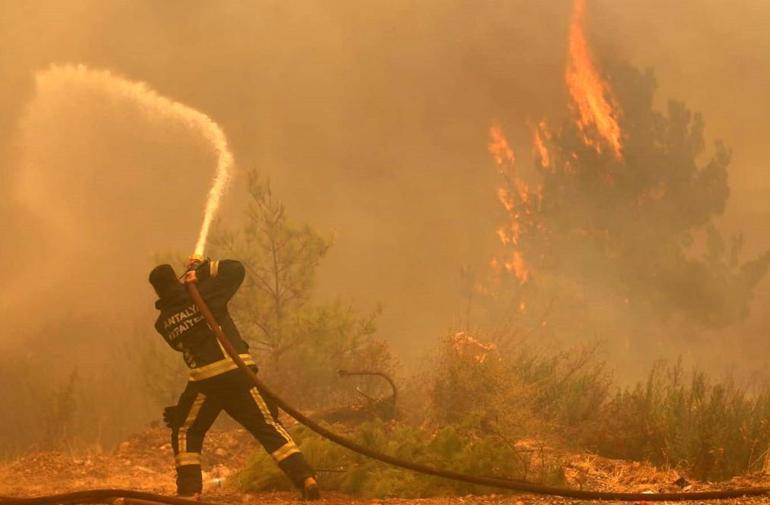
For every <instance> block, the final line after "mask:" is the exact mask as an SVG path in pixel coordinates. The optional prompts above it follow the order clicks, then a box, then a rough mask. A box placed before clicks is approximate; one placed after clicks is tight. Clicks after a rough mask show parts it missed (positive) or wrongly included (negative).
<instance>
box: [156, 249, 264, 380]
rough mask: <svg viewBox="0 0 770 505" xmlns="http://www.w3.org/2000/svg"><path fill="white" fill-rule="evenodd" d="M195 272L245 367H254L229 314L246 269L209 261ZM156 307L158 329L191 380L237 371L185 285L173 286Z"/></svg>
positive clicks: (208, 302)
mask: <svg viewBox="0 0 770 505" xmlns="http://www.w3.org/2000/svg"><path fill="white" fill-rule="evenodd" d="M195 272H196V276H197V277H198V290H199V291H200V293H201V296H202V297H203V299H204V300H205V301H206V303H207V304H208V306H209V308H210V309H211V312H212V313H213V314H214V317H215V318H216V320H217V321H218V322H219V325H220V326H221V327H222V330H223V331H224V334H225V336H226V337H227V338H228V339H229V340H230V343H232V344H233V347H234V348H235V350H236V351H237V352H238V354H239V355H240V356H241V358H242V359H243V360H244V361H245V362H246V364H247V365H254V360H253V359H252V358H251V356H249V354H248V350H249V345H248V344H247V343H246V342H245V341H244V340H243V339H242V338H241V335H240V333H239V332H238V328H237V327H236V326H235V323H234V322H233V319H232V318H231V317H230V313H229V312H228V311H227V302H229V301H230V298H232V297H233V295H234V294H235V292H236V291H237V290H238V288H239V287H240V285H241V283H242V282H243V278H244V276H245V270H244V268H243V265H242V264H241V263H240V262H239V261H234V260H221V261H207V262H205V263H203V264H201V265H200V266H199V267H198V268H197V269H196V270H195ZM155 307H156V308H157V309H158V310H160V315H159V316H158V320H157V321H156V322H155V329H156V330H158V333H160V334H161V335H162V336H163V339H164V340H165V341H166V342H168V345H170V346H171V347H172V348H173V349H175V350H177V351H180V352H181V353H182V354H183V355H184V360H185V363H187V366H188V367H190V380H192V381H198V380H203V379H208V378H210V377H214V376H216V375H219V374H222V373H225V372H228V371H230V370H234V369H235V368H237V365H236V364H235V362H233V360H232V359H230V358H229V357H228V355H227V353H226V352H225V350H224V348H223V347H222V345H221V344H220V343H219V341H218V340H217V337H216V335H215V334H214V332H213V331H212V330H211V328H210V327H209V325H208V323H207V322H206V320H205V318H204V317H203V314H201V313H200V311H199V310H198V307H197V306H196V305H195V303H194V302H193V301H192V298H190V294H189V293H188V292H187V287H186V286H185V285H184V284H181V283H180V284H179V285H178V286H174V287H173V288H172V289H171V290H169V292H168V293H167V294H166V295H164V296H163V297H162V298H160V299H159V300H158V301H157V302H155Z"/></svg>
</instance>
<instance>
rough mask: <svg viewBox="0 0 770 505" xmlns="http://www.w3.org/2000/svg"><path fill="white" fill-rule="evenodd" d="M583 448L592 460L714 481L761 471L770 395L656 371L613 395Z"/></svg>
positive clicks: (768, 441)
mask: <svg viewBox="0 0 770 505" xmlns="http://www.w3.org/2000/svg"><path fill="white" fill-rule="evenodd" d="M583 441H584V444H585V445H586V446H587V447H588V448H590V449H593V450H596V451H597V452H599V453H600V454H603V455H606V456H610V457H616V458H624V459H634V460H648V461H651V462H653V463H655V464H662V465H667V466H672V467H676V468H680V469H682V470H684V471H687V472H689V473H690V474H691V475H692V476H693V477H695V478H697V479H701V480H706V479H708V480H720V479H727V478H730V477H732V476H735V475H738V474H742V473H746V472H749V471H753V470H758V469H760V468H761V466H762V463H763V455H764V454H765V451H766V450H767V448H768V445H770V391H768V390H767V389H764V390H761V391H758V392H755V393H753V394H750V393H749V392H748V391H747V390H746V389H744V388H741V387H739V386H738V385H737V384H736V383H735V382H734V381H733V380H732V379H730V378H729V377H728V378H727V379H726V380H725V381H723V382H721V383H716V382H713V381H711V380H710V379H709V378H708V377H707V376H706V374H704V373H703V372H701V371H697V370H696V371H692V372H691V373H689V374H686V373H685V371H684V368H683V367H682V364H681V362H678V363H676V364H675V365H670V364H666V363H664V362H661V363H658V364H657V365H656V366H654V367H653V369H652V371H651V372H650V374H649V376H648V378H647V380H646V381H645V382H643V383H639V384H637V385H636V386H635V387H633V388H629V389H625V390H623V391H619V392H618V393H617V394H616V395H615V396H614V397H613V398H612V399H611V400H610V401H608V402H607V403H606V404H605V405H604V406H603V409H602V413H601V420H600V423H599V424H598V425H597V426H596V429H595V430H593V431H591V432H587V436H586V437H585V438H584V440H583Z"/></svg>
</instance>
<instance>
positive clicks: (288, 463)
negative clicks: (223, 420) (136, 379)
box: [171, 370, 314, 496]
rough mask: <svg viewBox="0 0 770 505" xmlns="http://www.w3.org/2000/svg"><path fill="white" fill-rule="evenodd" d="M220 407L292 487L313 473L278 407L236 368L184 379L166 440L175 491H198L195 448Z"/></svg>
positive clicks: (198, 456)
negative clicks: (172, 463) (169, 446)
mask: <svg viewBox="0 0 770 505" xmlns="http://www.w3.org/2000/svg"><path fill="white" fill-rule="evenodd" d="M222 410H224V411H225V412H227V413H228V414H229V415H230V417H232V418H233V419H235V420H236V421H237V422H238V423H240V424H241V426H243V427H244V428H246V429H247V430H248V431H249V432H250V433H251V434H252V435H254V437H255V438H256V439H257V440H258V441H259V443H261V444H262V446H263V447H264V448H265V450H266V451H267V452H268V453H269V454H270V456H272V457H273V459H274V460H275V462H276V463H278V466H279V467H280V468H281V470H283V471H284V473H285V474H286V475H287V477H289V479H290V480H291V481H292V483H294V485H295V486H297V487H298V488H301V487H302V485H303V482H304V480H305V479H306V478H307V477H310V476H312V475H313V474H314V472H313V469H312V468H311V467H310V465H308V463H307V462H306V461H305V457H304V456H303V455H302V452H300V450H299V448H298V447H297V446H296V444H295V443H294V441H293V440H292V438H291V436H290V435H289V433H288V432H287V431H286V429H285V428H284V427H283V426H282V425H281V423H280V422H279V421H278V409H277V408H276V406H275V404H274V403H273V401H272V400H271V399H270V398H269V397H264V396H262V395H261V394H260V392H259V390H257V388H256V387H254V386H253V385H252V384H251V382H250V381H249V380H248V378H246V377H245V376H244V375H243V372H241V371H240V370H232V371H230V372H226V373H223V374H221V375H217V376H215V377H211V378H210V379H205V380H201V381H190V382H188V383H187V387H186V388H185V390H184V392H182V395H181V396H180V397H179V402H178V404H177V409H176V415H175V420H176V422H175V423H174V426H173V428H172V431H171V444H172V446H173V448H174V455H175V457H176V469H177V492H178V494H180V495H188V496H189V495H192V494H195V493H200V492H201V490H202V487H203V483H202V479H201V448H202V446H203V438H204V437H205V435H206V432H207V431H208V429H209V428H210V427H211V425H212V424H213V423H214V420H215V419H216V418H217V416H218V415H219V413H220V412H221V411H222Z"/></svg>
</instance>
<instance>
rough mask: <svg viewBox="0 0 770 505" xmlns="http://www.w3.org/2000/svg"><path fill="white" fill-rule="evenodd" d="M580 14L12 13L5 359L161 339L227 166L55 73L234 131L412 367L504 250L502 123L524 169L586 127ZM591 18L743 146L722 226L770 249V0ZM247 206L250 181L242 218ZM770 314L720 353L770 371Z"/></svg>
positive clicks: (85, 352)
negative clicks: (91, 75)
mask: <svg viewBox="0 0 770 505" xmlns="http://www.w3.org/2000/svg"><path fill="white" fill-rule="evenodd" d="M570 9H571V2H569V1H563V0H553V1H543V2H531V1H524V0H510V1H506V2H494V1H478V0H472V1H471V0H468V1H453V0H422V1H420V2H414V1H402V0H386V1H367V2H354V1H337V2H310V1H307V2H303V1H296V2H290V3H287V2H283V1H267V0H266V1H253V2H238V1H224V2H189V1H184V2H182V1H165V2H156V1H139V0H132V1H118V0H114V1H111V2H104V1H96V0H94V1H68V2H60V1H25V2H16V1H11V0H0V77H2V85H1V86H0V170H1V172H0V222H2V230H3V232H2V241H0V244H2V247H0V276H2V278H3V279H4V280H3V284H2V285H3V287H4V288H5V289H4V290H3V291H4V292H3V293H2V295H0V303H2V306H1V307H0V308H1V309H2V312H0V315H1V316H2V317H3V318H4V323H5V322H7V326H6V329H5V330H4V331H3V332H2V337H0V348H3V347H6V348H8V347H16V346H18V345H19V344H23V345H26V346H28V347H29V348H31V349H33V350H34V351H32V352H37V353H40V352H43V353H44V352H45V351H46V346H47V342H48V341H52V342H57V343H58V344H59V345H62V344H66V345H65V351H63V352H62V353H61V354H60V355H56V356H51V360H50V361H51V362H52V363H62V362H63V363H67V362H69V361H70V360H74V358H73V355H77V356H79V358H78V359H82V360H84V361H86V362H88V363H90V366H96V365H97V364H98V363H102V362H104V361H105V360H106V359H107V358H105V356H106V354H101V353H102V352H104V353H108V352H112V353H117V354H119V352H120V351H119V346H118V345H117V344H115V345H114V346H113V345H112V344H110V342H113V341H114V342H122V341H123V340H125V338H130V336H131V335H130V334H131V331H146V329H144V328H140V329H137V330H133V329H132V326H131V325H135V321H136V320H137V314H141V312H142V311H145V312H146V314H147V316H146V322H147V328H150V327H151V324H152V320H153V309H152V302H153V301H154V296H153V293H152V291H151V289H150V286H149V285H148V284H147V283H146V274H147V271H148V269H149V268H150V267H151V266H152V261H153V257H154V255H155V254H156V253H163V252H168V251H176V252H182V253H186V252H188V251H191V250H192V247H193V245H194V241H195V236H196V233H197V229H198V226H199V224H200V215H201V212H202V205H203V199H204V196H205V195H204V193H205V191H206V188H207V187H208V183H209V180H210V177H211V175H212V174H213V167H214V163H213V158H212V154H211V152H210V150H208V148H207V147H206V145H205V144H202V143H201V142H200V139H199V138H197V137H196V136H195V135H194V134H193V133H191V132H189V131H187V130H185V129H184V128H181V127H178V126H174V125H173V124H164V123H153V122H151V121H147V120H146V118H143V117H141V115H139V114H137V113H136V111H133V110H132V108H131V107H130V106H129V105H127V104H121V103H110V102H105V101H104V100H103V99H100V98H99V97H98V96H96V95H95V94H93V93H91V94H89V93H88V92H87V91H82V90H81V91H78V90H74V89H68V88H62V87H59V88H56V87H54V89H49V90H48V91H47V92H45V93H42V94H40V95H36V92H35V72H37V71H40V70H44V69H45V68H47V67H48V66H49V65H50V64H57V63H83V64H85V65H88V66H89V67H92V68H105V69H109V70H111V71H113V72H115V73H117V74H119V75H122V76H124V77H126V78H128V79H131V80H139V81H144V82H146V83H148V85H149V86H151V87H152V88H153V89H155V90H156V91H157V92H158V93H160V94H162V95H165V96H167V97H170V98H172V99H174V100H177V101H179V102H182V103H184V104H187V105H189V106H192V107H195V108H197V109H199V110H200V111H202V112H205V113H206V114H208V115H210V116H211V117H212V119H214V120H215V121H217V122H218V123H219V124H220V125H221V126H222V127H223V129H224V130H225V133H226V134H227V136H228V139H229V141H230V143H231V147H232V149H233V152H234V155H235V158H236V163H237V164H238V165H239V166H241V167H256V168H258V169H259V170H261V171H262V172H263V173H265V174H266V175H268V176H269V177H270V178H271V179H272V181H273V186H274V190H275V193H276V194H277V195H278V196H279V197H280V198H281V199H282V200H283V201H284V202H285V203H286V205H287V208H288V210H289V212H290V214H291V215H292V216H293V218H294V219H295V220H297V221H301V222H307V223H309V224H310V225H312V226H313V227H315V228H317V229H319V230H321V231H328V232H334V233H335V234H336V244H335V246H334V247H333V248H332V250H331V252H330V254H329V256H328V258H327V259H326V261H325V263H324V264H323V266H322V268H321V278H320V285H319V290H320V293H321V295H322V296H325V297H336V296H338V295H339V296H343V297H345V298H348V299H352V300H353V301H354V302H355V303H356V304H357V305H358V306H359V307H361V308H362V309H371V308H374V307H375V306H377V305H378V304H382V307H383V309H384V312H383V314H382V317H381V319H380V333H381V334H382V335H383V336H384V337H386V338H387V339H388V341H389V342H391V343H392V345H393V347H394V349H395V351H396V352H398V353H399V356H400V357H401V359H402V361H403V362H405V363H407V364H413V363H414V362H415V360H416V359H417V357H419V356H420V355H421V353H422V352H423V351H424V350H425V348H426V346H428V345H430V344H432V343H433V342H435V339H436V338H437V337H439V336H441V335H443V334H445V333H446V331H447V330H448V329H450V328H451V327H452V326H453V325H454V324H455V323H456V322H457V320H458V317H459V316H458V314H459V313H460V311H461V310H462V303H463V302H462V299H461V292H460V284H461V282H460V275H459V274H460V268H461V267H462V266H465V265H467V266H471V267H474V268H477V269H481V268H484V265H485V264H486V262H487V260H488V259H489V257H490V254H491V249H492V247H493V244H494V243H495V241H496V240H497V239H496V236H495V229H496V227H497V226H498V224H499V218H500V215H499V210H498V203H497V201H496V199H495V186H496V184H497V175H496V173H495V168H494V164H493V162H492V160H491V159H490V157H489V155H488V153H487V150H486V143H487V135H488V127H489V125H490V124H492V123H497V124H500V125H502V126H503V127H504V129H505V131H506V133H507V134H508V137H509V140H510V141H511V143H512V145H513V147H514V149H515V150H516V152H517V155H518V157H519V159H520V160H521V163H527V164H528V163H530V161H529V160H530V145H529V143H530V130H529V125H531V124H533V123H536V122H537V121H538V120H540V119H541V118H543V117H548V118H551V119H553V120H556V121H557V122H558V121H559V120H560V119H561V118H563V117H564V116H565V115H566V113H567V96H566V92H565V89H564V79H563V69H564V62H565V56H566V36H567V23H568V19H569V15H570ZM587 19H588V26H587V31H588V36H589V39H590V42H591V43H592V45H593V48H594V50H595V51H596V53H597V54H599V55H601V56H603V57H611V58H614V59H620V60H627V61H629V62H630V63H631V64H633V65H636V66H639V67H642V68H646V67H652V68H654V70H655V72H656V76H657V80H658V83H659V93H658V97H657V99H658V100H659V102H660V103H661V104H662V103H665V100H667V99H668V98H678V99H682V100H684V101H685V102H686V103H687V104H688V105H689V106H690V107H691V108H692V109H694V110H696V111H701V112H702V113H703V115H704V119H705V123H706V135H707V140H708V141H709V142H710V141H713V140H716V139H723V140H724V141H725V142H726V143H727V144H728V145H729V146H731V147H732V149H733V162H732V164H731V173H730V187H731V192H732V193H731V198H730V201H729V204H728V210H727V213H726V216H725V217H724V219H723V220H722V223H721V224H722V226H723V227H724V229H725V230H727V231H731V230H736V231H737V230H743V231H744V232H745V234H746V252H747V253H748V254H749V255H751V254H753V253H756V252H758V251H761V250H764V249H767V248H770V229H768V226H767V224H766V223H765V222H764V220H765V219H766V218H767V217H768V216H770V198H768V196H769V195H770V177H767V175H766V170H767V161H768V158H769V157H770V155H768V150H767V142H766V139H765V137H766V136H767V135H768V133H769V132H770V106H768V104H767V101H766V99H765V95H766V93H767V83H768V82H770V59H768V58H767V55H768V54H770V32H768V30H767V29H766V28H767V26H770V3H768V2H763V1H759V0H756V1H748V0H744V1H734V2H729V3H728V2H724V1H716V0H698V1H680V2H675V3H673V4H672V3H671V2H665V1H662V0H645V1H636V0H627V1H624V2H613V1H609V0H604V1H600V0H594V1H591V2H589V4H588V14H587ZM31 173H35V174H38V176H40V177H45V176H44V175H40V174H46V173H50V174H51V178H50V179H46V181H47V182H46V184H48V185H49V192H48V193H46V194H45V195H43V196H39V195H38V196H36V197H32V196H30V195H29V194H25V192H24V190H23V188H24V187H25V182H24V181H25V180H26V181H28V180H29V179H28V177H29V174H31ZM52 195H53V196H52ZM243 196H244V195H243V194H242V186H241V187H239V185H238V183H237V181H236V184H234V185H233V186H232V188H231V192H230V194H229V196H228V197H227V205H226V209H224V212H225V213H224V215H225V216H226V217H227V216H229V218H228V219H236V218H237V216H238V215H239V212H240V209H241V207H242V206H241V205H240V204H239V202H242V200H243ZM31 202H32V203H34V205H30V204H31ZM63 214H66V215H67V216H69V219H71V220H72V222H76V223H79V224H78V225H77V226H74V227H73V228H72V230H73V231H72V232H71V233H61V231H58V232H57V231H56V230H57V228H56V227H55V226H54V225H53V224H52V223H53V222H54V221H55V219H54V216H56V217H57V218H58V217H60V216H62V215H63ZM768 301H770V282H768V281H767V280H765V281H764V282H763V283H762V284H761V285H760V288H759V293H758V297H757V300H756V302H755V305H754V310H753V312H752V315H751V317H750V320H749V321H747V322H745V323H744V324H742V325H740V327H737V328H735V327H734V328H731V329H730V330H729V331H727V332H723V333H722V334H720V335H719V338H717V339H716V340H714V341H712V343H711V344H710V345H713V346H715V347H714V350H715V351H716V352H715V353H714V356H719V355H724V353H725V351H726V350H729V351H730V352H729V356H730V357H731V359H733V360H734V364H735V365H737V366H741V367H744V366H745V367H757V366H760V365H762V364H764V362H765V354H764V351H765V350H766V345H765V341H764V339H765V335H766V329H767V328H768V324H770V320H768V318H767V316H766V315H765V314H766V313H765V310H764V306H765V304H766V303H767V302H768ZM63 320H67V321H69V322H68V323H67V324H63V323H61V321H63ZM94 320H97V321H98V322H94ZM73 321H74V322H73ZM738 336H740V340H737V339H738ZM720 342H721V343H720ZM736 342H740V343H739V345H736ZM120 345H122V344H120ZM95 350H98V352H97V351H95ZM111 356H112V355H111ZM653 357H654V356H649V357H645V358H649V359H652V358H653ZM110 359H111V358H110ZM52 366H53V365H52Z"/></svg>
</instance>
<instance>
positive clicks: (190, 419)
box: [149, 257, 320, 500]
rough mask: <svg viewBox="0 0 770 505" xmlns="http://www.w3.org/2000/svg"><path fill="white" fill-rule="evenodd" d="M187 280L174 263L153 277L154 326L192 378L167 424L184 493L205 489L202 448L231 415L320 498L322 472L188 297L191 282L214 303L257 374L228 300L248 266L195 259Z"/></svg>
mask: <svg viewBox="0 0 770 505" xmlns="http://www.w3.org/2000/svg"><path fill="white" fill-rule="evenodd" d="M187 267H188V271H187V273H186V274H185V276H184V278H183V280H182V281H181V282H180V281H179V279H178V278H177V275H176V272H174V268H173V267H172V266H171V265H159V266H157V267H155V268H154V269H153V270H152V272H151V273H150V279H149V280H150V283H151V284H152V286H153V288H155V292H156V293H157V294H158V301H157V302H156V303H155V307H156V308H157V309H158V310H159V311H160V315H159V316H158V320H157V322H156V323H155V328H156V329H157V330H158V332H159V333H160V334H161V335H162V336H163V339H164V340H165V341H166V342H167V343H168V344H169V345H170V346H171V347H172V348H173V349H174V350H176V351H179V352H181V353H182V354H183V356H184V361H185V363H186V364H187V366H188V367H189V368H190V376H189V379H188V382H187V387H186V388H185V390H184V392H182V395H181V396H180V397H179V402H178V403H177V405H176V406H173V407H167V408H166V409H165V411H164V420H165V421H166V424H167V425H168V426H169V427H170V428H171V444H172V447H173V449H174V456H175V460H176V472H177V493H178V494H179V495H180V496H196V495H199V494H200V493H201V491H202V487H203V483H202V478H201V448H202V445H203V438H204V436H205V435H206V431H207V430H208V429H209V428H210V427H211V425H212V424H213V423H214V420H215V419H216V417H217V415H219V413H220V412H221V411H222V410H224V411H225V412H227V413H228V414H229V415H230V416H231V417H232V418H233V419H235V420H236V421H237V422H238V423H240V424H241V425H242V426H243V427H244V428H246V429H247V430H248V431H249V432H250V433H251V434H252V435H253V436H254V437H255V438H256V439H257V440H258V441H259V442H260V443H261V444H262V446H263V447H264V448H265V450H266V451H267V452H268V453H269V454H270V455H271V456H272V458H273V459H274V460H275V462H276V463H277V464H278V466H279V467H280V468H281V470H283V471H284V473H285V474H286V475H287V477H288V478H289V479H290V480H291V481H292V483H293V484H294V485H295V486H296V487H297V488H298V489H300V490H301V492H302V495H303V497H304V498H305V499H308V500H316V499H318V498H320V496H319V489H318V482H317V481H316V477H315V472H314V471H313V469H312V468H311V467H310V465H309V464H308V463H307V462H306V461H305V458H304V456H303V454H302V452H301V451H300V450H299V448H298V447H297V446H296V444H295V443H294V441H293V440H292V438H291V436H290V435H289V433H288V432H287V431H286V429H285V428H284V427H283V426H282V425H281V423H280V422H279V421H278V409H277V407H276V406H275V404H274V402H273V401H272V399H271V398H270V397H268V396H265V395H263V394H262V393H261V392H260V391H259V390H258V389H257V388H256V387H254V385H253V384H252V383H251V382H250V381H249V379H248V378H247V377H246V376H245V375H244V374H243V373H242V372H241V371H240V370H239V369H238V367H237V365H236V364H235V362H234V361H233V360H232V359H231V358H230V357H229V356H228V355H227V354H226V352H225V350H224V348H223V347H222V345H221V344H220V343H219V341H218V340H217V338H216V336H215V335H214V332H213V331H212V330H211V329H210V328H209V326H208V324H207V323H206V321H205V319H204V317H203V314H201V313H200V311H199V310H198V307H197V305H195V303H193V301H192V299H191V298H190V295H189V294H188V292H187V289H186V286H185V284H187V283H197V285H198V289H199V291H200V293H201V296H202V297H203V299H204V300H205V301H206V303H207V304H208V306H209V308H210V309H211V311H212V312H213V314H214V316H215V317H216V320H217V322H218V323H219V325H220V326H221V327H222V330H223V331H224V334H225V336H226V337H227V338H228V339H229V340H230V343H232V345H233V347H234V348H235V349H236V351H237V352H238V354H239V355H240V357H241V358H242V359H243V361H244V362H245V363H246V364H247V365H249V366H250V367H251V368H252V369H253V370H254V371H255V372H256V370H257V367H256V364H255V362H254V359H253V358H252V357H251V356H250V355H249V353H248V350H249V346H248V344H247V343H246V342H245V341H244V340H243V339H242V338H241V336H240V334H239V332H238V328H237V327H236V326H235V323H234V322H233V319H232V318H231V317H230V314H229V313H228V310H227V302H228V301H229V300H230V298H232V296H233V295H234V294H235V292H236V291H237V290H238V288H239V287H240V285H241V283H242V282H243V278H244V275H245V270H244V268H243V265H242V264H241V263H240V262H238V261H234V260H221V261H212V260H208V259H205V260H201V259H199V258H195V257H193V258H190V260H188V265H187Z"/></svg>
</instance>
